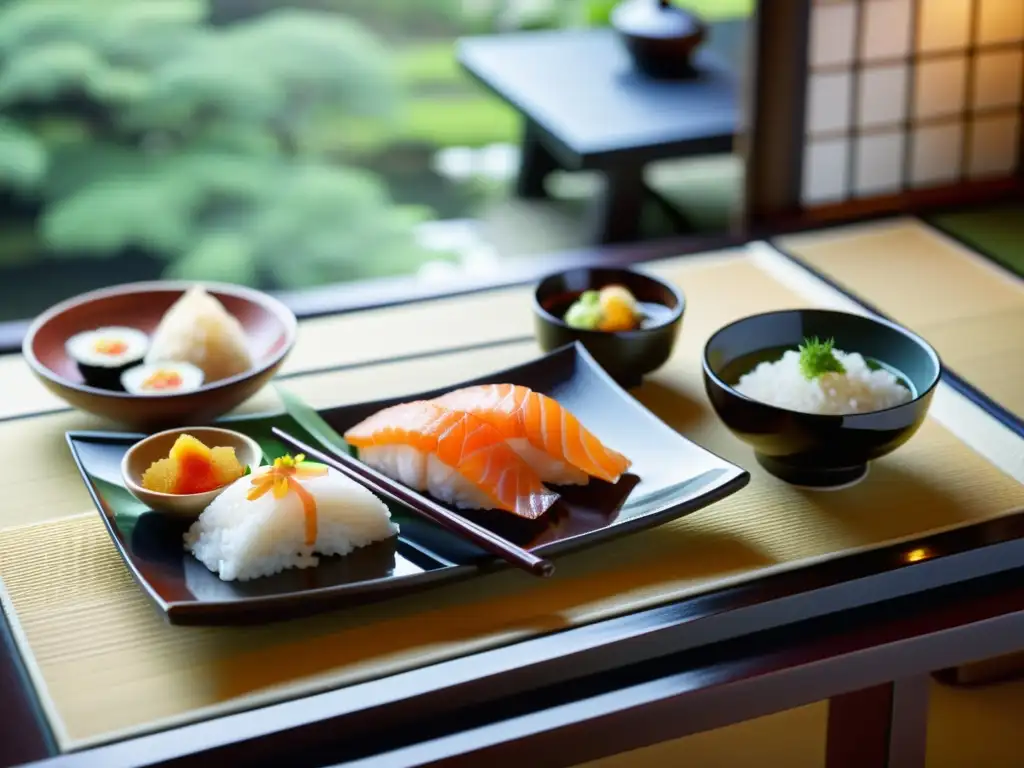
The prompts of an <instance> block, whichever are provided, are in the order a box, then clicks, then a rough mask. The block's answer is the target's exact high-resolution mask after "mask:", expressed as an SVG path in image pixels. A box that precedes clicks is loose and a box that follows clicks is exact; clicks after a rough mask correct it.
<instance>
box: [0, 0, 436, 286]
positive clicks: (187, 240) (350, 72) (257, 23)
mask: <svg viewBox="0 0 1024 768" xmlns="http://www.w3.org/2000/svg"><path fill="white" fill-rule="evenodd" d="M207 13H208V8H207V6H206V4H205V2H203V0H145V2H139V0H12V1H11V2H8V3H6V4H5V5H3V6H2V7H0V114H2V115H4V118H3V119H2V120H0V186H2V187H4V188H6V189H8V190H12V191H14V192H16V193H17V194H19V195H21V196H23V197H25V198H27V199H32V200H38V201H39V202H40V203H41V206H42V207H41V210H42V213H41V214H40V218H39V222H38V226H39V229H40V231H41V234H42V237H43V239H44V242H45V244H46V246H47V248H48V250H50V251H51V252H52V253H54V254H55V255H57V256H63V257H81V256H94V257H99V258H102V257H108V256H112V255H115V254H118V253H122V252H124V251H125V250H126V249H139V248H141V249H143V250H145V251H147V252H150V253H154V254H158V255H160V256H161V257H163V258H166V260H167V262H168V268H167V274H168V275H172V276H179V277H189V278H206V279H213V278H215V279H224V280H232V281H237V282H243V283H249V284H271V285H278V286H283V287H302V286H307V285H313V284H319V283H323V282H331V281H341V280H350V279H357V278H362V277H369V276H379V275H387V274H397V273H403V272H408V271H410V270H412V269H415V267H416V266H417V265H418V264H420V263H422V262H423V261H424V260H425V259H426V258H428V257H429V258H435V257H436V255H434V254H429V255H428V254H427V253H425V252H423V251H422V250H421V249H420V248H419V247H418V246H417V245H416V242H415V239H414V238H413V234H412V228H413V225H414V224H415V223H416V222H417V221H418V220H420V219H422V218H423V217H424V216H426V215H427V212H426V211H423V210H419V209H410V208H401V207H397V206H395V205H393V204H392V203H391V201H390V200H389V199H388V197H387V195H386V192H385V190H384V189H383V187H382V185H381V183H380V181H379V180H378V178H377V177H375V176H374V175H372V174H368V173H365V172H362V171H358V170H356V169H352V168H346V167H342V166H338V165H335V164H331V163H330V162H328V161H327V160H326V159H325V158H324V157H323V156H322V155H321V153H320V150H318V149H317V147H316V145H315V143H314V142H312V141H311V140H310V135H311V133H312V131H311V128H312V127H313V126H314V125H315V124H316V122H317V120H319V119H320V118H322V116H323V115H324V114H328V113H330V114H335V115H337V114H341V115H343V116H344V117H345V118H346V119H351V120H352V121H353V122H354V123H355V122H357V121H358V122H359V124H360V125H363V126H365V124H366V123H367V121H369V122H370V123H371V124H380V125H382V126H383V125H386V123H387V121H388V120H390V119H392V118H393V116H394V115H395V113H396V109H397V107H398V106H399V101H400V99H399V96H400V93H399V90H398V85H397V80H396V78H395V76H394V73H393V72H392V71H391V68H390V66H389V63H390V59H389V57H388V55H387V53H386V52H385V51H384V50H383V49H382V47H381V46H380V44H379V43H378V42H377V41H376V40H375V39H373V38H372V37H371V36H369V35H368V34H367V33H366V31H365V30H363V29H362V28H361V27H360V26H358V25H357V24H356V23H354V22H352V21H351V20H349V19H346V18H344V17H341V16H337V15H331V14H325V13H322V12H317V11H302V10H294V9H293V10H278V11H275V12H272V13H267V14H265V15H261V16H258V17H255V18H252V19H249V20H246V21H244V22H241V23H238V24H233V25H229V26H222V27H217V26H208V25H207V24H206V20H207ZM335 125H338V126H339V130H343V129H344V125H345V123H344V121H342V122H340V123H337V122H336V123H335Z"/></svg>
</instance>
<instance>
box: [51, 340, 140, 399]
mask: <svg viewBox="0 0 1024 768" xmlns="http://www.w3.org/2000/svg"><path fill="white" fill-rule="evenodd" d="M64 348H65V350H66V351H67V354H68V357H70V358H71V359H72V360H74V361H75V363H76V365H77V366H78V370H79V372H80V373H81V374H82V378H83V379H85V383H86V384H88V385H89V386H92V387H99V388H101V389H120V388H121V374H122V373H124V372H125V371H126V370H128V369H129V368H131V367H132V366H134V365H138V364H139V363H140V362H142V360H143V358H145V356H146V353H147V352H148V351H149V337H148V336H147V335H146V334H145V333H143V332H142V331H140V330H138V329H136V328H125V327H120V326H111V327H107V328H97V329H96V330H92V331H84V332H82V333H77V334H75V335H74V336H72V337H71V338H70V339H68V340H67V343H66V344H65V345H64Z"/></svg>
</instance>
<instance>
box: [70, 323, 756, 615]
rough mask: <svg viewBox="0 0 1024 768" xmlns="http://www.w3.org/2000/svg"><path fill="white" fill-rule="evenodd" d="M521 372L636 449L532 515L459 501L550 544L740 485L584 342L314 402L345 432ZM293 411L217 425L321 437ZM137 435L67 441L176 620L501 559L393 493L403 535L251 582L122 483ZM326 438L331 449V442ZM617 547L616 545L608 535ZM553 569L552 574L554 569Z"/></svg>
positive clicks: (280, 605) (528, 544)
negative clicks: (400, 407) (451, 375)
mask: <svg viewBox="0 0 1024 768" xmlns="http://www.w3.org/2000/svg"><path fill="white" fill-rule="evenodd" d="M486 383H508V384H519V385H522V386H526V387H529V388H530V389H532V390H534V391H537V392H540V393H542V394H545V395H547V396H549V397H552V398H554V399H555V400H557V401H558V402H559V404H561V405H562V406H563V407H565V408H567V409H568V410H569V411H571V412H572V413H573V414H575V416H576V417H577V418H578V419H579V420H580V421H581V422H582V424H584V425H585V426H586V427H587V428H588V429H589V430H591V431H592V432H593V433H594V434H595V435H596V436H597V437H598V438H599V439H600V440H601V441H604V442H606V443H607V444H608V445H611V446H614V447H615V448H616V450H618V451H621V452H622V453H623V454H625V455H626V456H628V457H629V459H630V460H631V461H632V466H631V467H630V469H629V471H628V473H627V474H625V475H623V476H622V477H621V478H620V479H619V480H618V482H616V483H614V484H611V483H607V482H604V481H601V480H597V479H592V480H591V481H590V482H589V483H588V484H587V485H581V486H567V487H560V488H558V493H559V494H560V499H559V500H558V501H557V502H556V503H555V505H554V506H553V507H551V508H550V509H549V510H548V511H547V513H545V514H544V515H543V516H542V517H540V518H539V519H537V520H526V519H523V518H520V517H516V516H514V515H511V514H508V513H505V512H499V511H469V510H460V511H459V512H458V514H460V515H463V516H465V517H466V518H468V519H470V520H472V521H473V522H475V523H477V524H480V525H483V526H485V527H486V528H488V529H490V530H491V531H493V532H495V533H497V534H498V535H500V536H503V537H505V538H506V539H508V540H510V541H513V542H514V543H516V544H518V545H519V546H521V547H524V548H526V549H529V550H531V551H534V552H537V553H538V554H539V553H543V554H544V556H545V557H548V556H552V555H558V554H563V553H567V552H571V551H574V550H579V549H582V548H584V547H589V546H593V545H596V544H601V543H604V542H610V541H611V540H613V539H615V538H617V537H619V536H623V535H626V534H629V533H632V532H634V531H638V530H641V529H644V528H650V527H652V526H655V525H658V524H661V523H664V522H666V521H668V520H673V519H675V518H679V517H682V516H683V515H686V514H689V513H691V512H694V511H696V510H699V509H702V508H704V507H706V506H708V505H710V504H712V503H714V502H716V501H718V500H720V499H722V498H724V497H726V496H729V495H731V494H733V493H735V492H736V491H738V490H740V489H741V488H742V487H743V486H745V485H746V484H747V482H748V481H749V479H750V477H749V474H748V473H747V472H746V471H745V470H744V469H742V468H741V467H738V466H736V465H734V464H731V463H729V462H727V461H725V460H724V459H722V458H720V457H718V456H716V455H714V454H712V453H710V452H709V451H707V450H705V449H704V448H702V447H700V446H699V445H696V444H695V443H693V442H691V441H690V440H687V439H686V438H685V437H683V436H682V435H680V434H678V433H677V432H675V431H674V430H672V429H671V428H670V427H668V426H667V425H665V424H664V423H663V422H662V421H661V420H660V419H658V417H657V416H655V415H654V414H653V413H651V412H650V411H648V410H647V409H646V408H644V407H643V406H642V405H640V403H638V402H637V401H636V400H635V399H633V398H632V397H631V396H630V395H629V394H628V393H627V392H625V391H624V390H623V389H622V388H621V387H619V386H618V385H617V384H616V383H615V382H614V381H613V380H612V379H611V377H610V376H609V375H608V374H607V373H606V372H605V371H604V370H603V369H602V368H601V367H600V366H598V365H597V364H596V363H595V362H594V360H593V358H592V357H590V355H589V354H588V353H587V352H586V350H585V349H584V348H583V347H582V345H580V344H578V343H577V344H573V345H570V346H566V347H563V348H561V349H558V350H555V351H553V352H551V353H549V354H547V355H544V356H542V357H540V358H538V359H536V360H533V361H531V362H529V363H526V364H523V365H520V366H516V367H514V368H509V369H507V370H503V371H497V372H495V373H492V374H490V375H488V376H484V377H481V378H479V379H475V380H472V381H464V382H457V383H453V384H452V386H451V387H446V388H444V389H442V390H435V391H432V392H422V393H414V394H410V395H408V396H406V397H403V398H398V399H392V400H380V401H376V402H367V403H360V404H355V405H345V406H338V407H334V408H327V409H324V410H321V411H318V416H319V417H320V419H322V420H323V421H324V422H326V423H327V424H328V425H329V426H330V427H331V428H332V429H334V430H335V431H336V432H337V433H339V434H341V433H343V432H345V430H346V429H348V428H349V427H351V426H353V425H355V424H357V423H358V422H360V421H361V420H363V419H364V418H366V417H367V416H369V415H371V414H373V413H374V412H376V411H378V410H380V409H381V408H384V407H387V406H389V405H393V404H397V403H400V402H406V401H409V400H413V399H427V398H432V397H436V396H439V395H441V394H444V393H445V392H447V391H450V390H451V389H454V388H456V387H462V386H467V385H472V384H486ZM299 421H301V419H299V420H297V419H296V418H295V417H294V416H293V415H289V414H283V413H282V414H271V415H262V416H242V417H233V418H230V419H223V420H221V421H220V422H218V423H219V424H221V425H223V426H227V427H230V428H231V429H233V430H236V431H239V432H242V433H245V434H247V435H249V436H250V437H252V438H254V439H255V440H256V441H257V442H258V443H259V444H260V445H261V446H262V447H263V450H264V453H265V454H266V458H267V459H268V460H272V459H273V458H276V457H277V456H280V455H282V454H284V453H285V452H286V450H287V449H286V447H285V446H284V445H283V444H281V443H279V442H278V441H277V440H276V439H275V437H274V436H273V435H272V432H271V429H272V428H273V427H275V426H277V427H279V428H281V429H284V430H286V431H288V432H289V433H290V434H293V435H295V436H297V437H299V438H300V439H302V440H304V441H307V442H308V443H309V444H311V445H322V444H324V443H323V441H318V440H317V437H316V436H314V435H313V434H312V433H311V431H310V430H306V429H303V427H302V426H301V425H300V424H299ZM141 437H142V435H137V434H125V433H111V432H69V433H68V434H67V440H68V444H69V446H70V448H71V452H72V454H73V456H74V458H75V462H76V463H77V465H78V468H79V471H80V472H81V474H82V478H83V480H84V481H85V484H86V486H87V488H88V489H89V492H90V494H91V495H92V498H93V501H94V502H95V504H96V507H97V509H98V510H99V511H100V514H101V515H102V518H103V521H104V523H105V524H106V527H107V530H108V532H109V533H110V536H111V539H112V540H113V542H114V544H115V546H116V548H117V551H118V552H119V553H120V555H121V557H122V558H123V559H124V561H125V564H126V565H127V566H128V568H129V570H130V571H131V573H132V575H133V576H134V578H135V579H136V581H137V582H138V583H139V584H140V586H141V587H142V588H143V590H144V591H145V592H146V593H147V594H148V595H149V597H150V598H151V599H152V600H153V602H154V603H155V604H156V606H157V607H158V608H159V610H161V611H162V612H163V613H164V615H165V616H166V618H167V620H168V621H170V622H171V623H173V624H191V625H201V624H205V625H219V624H242V623H261V622H270V621H276V620H282V619H287V618H293V617H296V616H301V615H308V614H311V613H316V612H320V611H325V610H333V609H337V608H340V607H343V606H346V605H352V604H356V603H362V602H368V601H374V600H382V599H385V598H389V597H393V596H397V595H399V594H405V593H409V592H412V591H415V590H419V589H425V588H428V587H436V586H440V585H441V584H444V583H447V582H450V581H454V580H458V579H464V578H470V577H472V576H474V575H477V574H480V573H484V572H487V571H490V570H493V569H495V568H500V567H504V564H503V563H501V562H500V561H497V560H496V559H495V558H494V557H492V556H491V555H489V554H487V553H486V552H484V551H483V550H481V549H479V548H478V547H477V546H476V545H474V544H472V543H471V542H469V541H467V540H464V539H462V538H461V537H459V536H457V535H456V534H453V533H450V532H449V531H447V530H445V529H444V528H442V527H441V526H439V525H438V524H435V523H434V522H432V521H430V520H428V519H426V518H424V517H422V516H419V515H417V514H415V513H414V512H413V511H412V510H411V509H409V508H406V507H404V506H403V505H401V504H397V503H390V502H389V504H388V506H389V508H390V511H391V516H392V519H393V520H394V521H395V522H397V523H398V525H399V527H400V534H399V535H398V536H397V537H394V536H393V537H391V538H390V539H388V540H386V541H379V542H377V543H374V544H370V545H369V546H366V547H363V548H361V549H358V550H356V551H354V552H352V553H351V554H349V555H347V556H344V557H337V556H335V557H324V558H321V560H320V564H319V565H317V566H316V567H313V568H305V569H301V570H290V571H285V572H283V573H279V574H277V575H274V576H269V577H265V578H259V579H254V580H251V581H241V582H236V581H222V580H221V579H220V578H219V577H218V576H217V575H216V574H215V573H213V572H211V571H209V570H208V569H207V568H206V566H204V565H203V564H202V563H200V562H199V561H198V560H196V559H195V558H194V557H193V556H192V555H191V554H190V553H189V552H187V551H186V550H185V548H184V546H183V538H182V537H183V535H184V533H185V531H186V530H187V528H188V522H187V521H181V520H178V519H175V518H173V517H168V516H165V515H161V514H158V513H156V512H153V511H151V510H149V509H148V508H147V507H146V506H145V505H144V504H142V503H141V502H139V501H138V500H137V499H136V498H135V497H134V496H132V495H131V494H130V493H129V492H128V490H127V489H126V488H125V487H124V485H123V482H122V479H121V472H120V464H121V459H122V457H123V456H124V454H125V452H126V451H127V450H128V449H129V448H130V447H131V446H132V445H133V444H134V443H135V442H136V441H137V440H139V439H140V438H141ZM324 450H326V451H327V452H330V450H331V448H330V446H325V448H324ZM609 546H614V544H610V545H609ZM552 578H556V579H557V578H558V575H557V573H556V574H555V575H554V576H553V577H552Z"/></svg>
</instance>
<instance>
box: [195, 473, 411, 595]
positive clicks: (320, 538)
mask: <svg viewBox="0 0 1024 768" xmlns="http://www.w3.org/2000/svg"><path fill="white" fill-rule="evenodd" d="M250 480H251V476H245V477H241V478H239V479H238V480H236V481H235V482H234V483H232V484H231V485H230V486H228V487H227V488H226V489H225V490H224V492H223V493H221V494H220V495H218V496H217V498H216V499H214V500H213V502H212V503H211V504H210V505H209V506H208V507H207V508H206V509H205V510H204V512H203V513H202V515H200V516H199V519H198V520H196V522H195V523H193V524H192V527H191V528H190V529H189V530H188V532H187V533H186V534H185V549H187V550H189V551H190V552H192V554H193V555H195V557H196V559H197V560H199V561H200V562H201V563H203V565H205V566H206V567H207V568H209V569H210V570H211V571H213V572H214V573H217V574H219V576H220V578H221V579H223V580H224V581H232V580H235V579H238V580H239V581H246V580H249V579H255V578H258V577H260V576H270V575H273V574H275V573H279V572H280V571H283V570H285V569H286V568H311V567H314V566H316V565H317V563H318V562H319V559H318V558H317V556H316V555H317V554H320V555H347V554H348V553H350V552H352V551H353V550H354V549H356V548H357V547H363V546H366V545H367V544H372V543H373V542H375V541H381V540H384V539H387V538H389V537H391V536H394V535H396V534H397V533H398V525H397V524H395V523H393V522H392V521H391V513H390V511H389V510H388V508H387V506H386V505H385V504H384V502H382V501H381V500H380V499H378V498H377V497H376V496H374V495H373V493H371V492H370V491H368V490H367V489H366V488H363V487H362V486H361V485H359V484H358V483H356V482H355V481H353V480H351V479H349V478H348V477H346V476H345V475H343V474H341V473H340V472H338V471H337V470H335V469H328V474H326V475H324V476H322V477H314V478H303V479H302V481H301V482H302V485H303V487H305V488H306V490H308V491H309V492H310V493H311V494H312V495H313V498H315V499H316V508H317V539H316V542H315V543H314V545H313V546H312V547H309V546H306V543H305V538H306V528H305V516H304V514H303V511H302V503H301V502H300V501H299V498H298V497H297V496H296V495H295V494H294V493H289V494H288V495H287V496H285V497H284V498H283V499H280V500H278V499H275V498H274V496H273V494H272V493H265V494H264V495H263V496H261V497H260V498H258V499H256V500H255V501H249V500H248V499H246V494H248V493H249V490H250V489H251V488H252V484H251V482H250Z"/></svg>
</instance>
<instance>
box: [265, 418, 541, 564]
mask: <svg viewBox="0 0 1024 768" xmlns="http://www.w3.org/2000/svg"><path fill="white" fill-rule="evenodd" d="M271 431H273V433H274V434H275V435H277V436H278V437H280V438H281V439H282V440H284V441H285V442H286V443H290V444H291V445H292V446H293V447H294V448H295V450H297V451H300V452H301V453H304V454H306V455H307V456H310V457H312V458H315V459H316V460H317V461H320V462H321V463H323V464H327V465H328V466H330V467H333V468H334V469H336V470H338V471H339V472H341V473H342V474H344V475H347V476H348V477H350V478H352V479H353V480H355V481H356V482H357V483H359V484H360V485H362V486H364V487H366V488H368V489H369V490H371V491H374V492H375V493H379V494H381V495H382V496H387V497H388V498H389V499H391V500H392V501H397V502H399V503H400V504H405V505H406V506H408V507H410V508H411V509H412V510H413V511H415V512H417V513H419V514H420V515H422V516H423V517H426V518H428V519H429V520H432V521H434V522H435V523H438V524H439V525H441V526H443V527H444V528H446V529H447V530H449V531H451V532H452V533H455V534H458V535H459V536H462V537H463V538H465V539H469V540H470V541H472V542H473V543H474V544H476V545H477V546H479V547H480V548H481V549H483V550H486V551H487V552H490V553H491V554H492V555H495V556H497V557H500V558H501V559H502V560H504V561H506V562H507V563H509V564H511V565H514V566H516V567H517V568H521V569H523V570H524V571H527V572H528V573H531V574H533V575H534V576H542V577H546V576H550V575H551V574H553V573H554V572H555V565H554V563H552V562H551V561H550V560H547V559H545V558H543V557H538V556H537V555H535V554H533V553H532V552H530V551H528V550H526V549H523V548H522V547H519V546H517V545H515V544H513V543H512V542H511V541H508V540H507V539H505V538H502V537H501V536H498V535H497V534H496V533H493V532H491V531H489V530H487V529H486V528H484V527H482V526H479V525H477V524H476V523H474V522H472V521H470V520H467V519H466V518H464V517H461V516H460V515H456V514H454V513H452V512H450V511H449V510H447V509H445V508H444V507H442V506H441V505H440V504H438V503H436V502H434V501H432V500H431V499H428V498H427V497H425V496H423V495H421V494H419V493H416V492H415V491H413V490H410V489H409V488H406V487H405V486H404V485H401V484H399V483H397V482H395V481H394V480H392V479H391V478H390V477H388V476H387V475H384V474H382V473H380V472H378V471H377V470H375V469H373V468H372V467H368V466H366V465H365V464H363V463H362V462H359V461H356V460H355V459H353V458H352V457H351V456H347V455H345V454H342V453H339V454H336V455H333V456H332V455H328V454H326V453H324V452H323V451H320V450H317V449H316V448H314V447H312V446H311V445H307V444H306V443H304V442H302V441H301V440H299V439H298V438H296V437H294V436H292V435H290V434H288V433H287V432H285V431H284V430H283V429H279V428H278V427H272V428H271Z"/></svg>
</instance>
